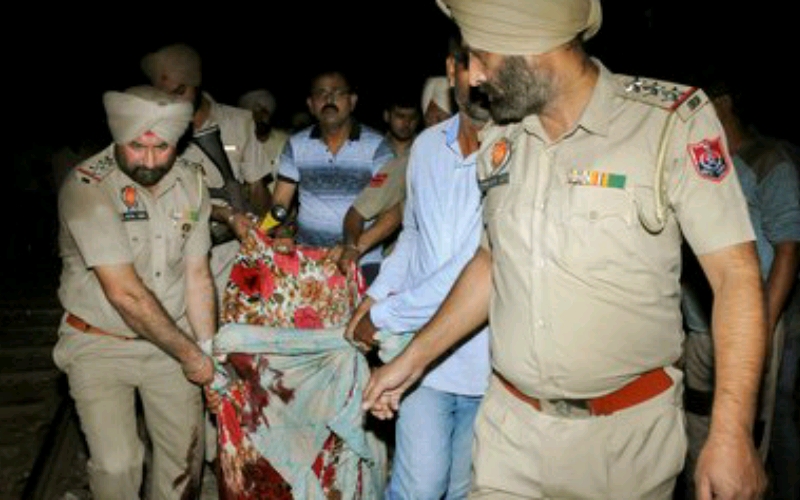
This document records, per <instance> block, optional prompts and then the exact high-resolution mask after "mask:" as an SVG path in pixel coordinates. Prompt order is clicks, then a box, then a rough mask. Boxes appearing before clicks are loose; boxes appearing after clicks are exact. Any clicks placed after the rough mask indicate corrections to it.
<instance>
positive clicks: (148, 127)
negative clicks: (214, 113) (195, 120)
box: [103, 86, 193, 145]
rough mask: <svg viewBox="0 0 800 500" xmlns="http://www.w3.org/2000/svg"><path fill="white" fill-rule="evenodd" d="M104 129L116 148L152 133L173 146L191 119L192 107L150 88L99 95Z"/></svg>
mask: <svg viewBox="0 0 800 500" xmlns="http://www.w3.org/2000/svg"><path fill="white" fill-rule="evenodd" d="M103 105H104V106H105V108H106V116H107V117H108V127H109V129H111V136H112V137H113V138H114V142H116V143H117V144H127V143H129V142H131V141H133V140H134V139H136V138H137V137H141V136H142V135H144V134H145V133H147V132H152V133H154V134H155V135H157V136H158V137H160V138H161V139H164V140H165V141H167V142H168V143H169V144H172V145H174V144H176V143H177V142H178V139H180V138H181V136H182V135H183V134H184V132H186V129H187V128H188V126H189V121H191V119H192V115H193V110H192V105H191V104H190V103H188V102H185V101H180V100H178V99H176V98H174V97H172V96H171V95H169V94H167V93H166V92H162V91H160V90H158V89H156V88H154V87H150V86H139V87H132V88H130V89H128V90H126V91H125V92H114V91H109V92H106V93H105V94H103Z"/></svg>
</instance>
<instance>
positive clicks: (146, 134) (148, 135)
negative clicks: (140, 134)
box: [144, 130, 156, 137]
mask: <svg viewBox="0 0 800 500" xmlns="http://www.w3.org/2000/svg"><path fill="white" fill-rule="evenodd" d="M144 135H145V136H146V137H155V136H156V134H155V132H153V131H152V130H148V131H147V132H145V133H144Z"/></svg>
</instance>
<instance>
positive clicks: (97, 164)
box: [75, 154, 116, 184]
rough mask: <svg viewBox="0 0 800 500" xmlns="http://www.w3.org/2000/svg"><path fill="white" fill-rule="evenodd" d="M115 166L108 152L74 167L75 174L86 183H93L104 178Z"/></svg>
mask: <svg viewBox="0 0 800 500" xmlns="http://www.w3.org/2000/svg"><path fill="white" fill-rule="evenodd" d="M115 167H116V162H115V161H114V158H113V157H112V156H111V155H110V154H108V155H104V156H101V157H99V158H92V159H91V160H90V161H88V162H86V163H82V164H80V165H79V166H78V167H77V168H75V175H77V176H78V178H79V179H80V180H81V181H83V182H85V183H87V184H94V183H97V182H100V181H102V180H103V179H105V178H106V176H108V174H110V173H111V172H113V171H114V168H115Z"/></svg>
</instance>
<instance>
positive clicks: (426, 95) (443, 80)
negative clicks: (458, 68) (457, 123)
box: [422, 76, 453, 114]
mask: <svg viewBox="0 0 800 500" xmlns="http://www.w3.org/2000/svg"><path fill="white" fill-rule="evenodd" d="M431 101H433V102H435V103H436V104H437V105H438V106H439V107H440V108H442V109H443V110H445V111H447V112H448V113H449V114H453V111H452V104H451V103H450V83H449V82H448V81H447V77H446V76H432V77H430V78H428V79H427V80H425V85H424V86H423V87H422V112H423V113H424V112H425V110H427V109H428V104H429V103H430V102H431Z"/></svg>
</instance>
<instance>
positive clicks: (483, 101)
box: [469, 87, 489, 109]
mask: <svg viewBox="0 0 800 500" xmlns="http://www.w3.org/2000/svg"><path fill="white" fill-rule="evenodd" d="M469 102H471V103H473V104H475V105H477V106H478V107H481V108H485V109H489V95H488V94H487V93H486V90H485V89H484V88H483V87H470V88H469Z"/></svg>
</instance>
